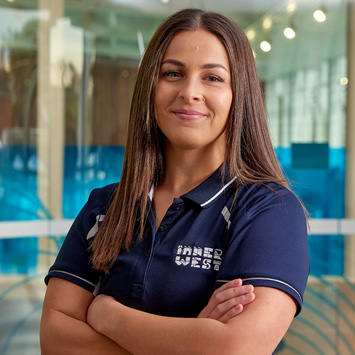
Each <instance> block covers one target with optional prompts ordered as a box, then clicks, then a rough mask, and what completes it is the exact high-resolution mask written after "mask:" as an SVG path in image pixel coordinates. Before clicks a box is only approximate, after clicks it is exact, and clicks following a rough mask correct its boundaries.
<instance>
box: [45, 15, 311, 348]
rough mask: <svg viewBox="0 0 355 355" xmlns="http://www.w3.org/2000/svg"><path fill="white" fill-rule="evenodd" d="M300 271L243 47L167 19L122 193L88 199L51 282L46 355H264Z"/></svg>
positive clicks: (144, 67)
mask: <svg viewBox="0 0 355 355" xmlns="http://www.w3.org/2000/svg"><path fill="white" fill-rule="evenodd" d="M99 227H100V228H99ZM308 271H309V260H308V250H307V230H306V218H305V215H304V212H303V209H302V206H301V204H300V203H299V201H298V200H297V198H296V197H295V196H294V195H293V194H292V193H291V192H290V190H289V189H288V186H287V182H286V181H285V178H284V177H283V175H282V172H281V170H280V167H279V165H278V162H277V158H276V156H275V153H274V151H273V148H272V144H271V141H270V137H269V133H268V128H267V122H266V119H265V114H264V107H263V99H262V93H261V90H260V85H259V79H258V76H257V73H256V69H255V64H254V58H253V53H252V50H251V47H250V45H249V43H248V40H247V38H246V36H245V35H244V33H243V32H242V31H241V30H240V29H239V28H238V27H237V26H236V25H235V24H234V23H233V22H232V21H230V20H229V19H227V18H226V17H224V16H222V15H219V14H216V13H209V12H204V11H201V10H197V9H188V10H182V11H180V12H178V13H176V14H174V15H173V16H171V17H170V18H168V19H167V20H166V21H165V22H164V23H163V24H162V25H161V26H160V27H159V28H158V30H157V31H156V33H155V34H154V36H153V38H152V40H151V42H150V44H149V46H148V47H147V50H146V53H145V55H144V58H143V60H142V63H141V66H140V69H139V73H138V77H137V84H136V87H135V91H134V95H133V100H132V108H131V113H130V124H129V133H128V141H127V146H126V151H125V159H124V164H123V172H122V177H121V182H120V184H119V186H117V185H110V186H107V187H105V188H102V189H97V190H94V191H93V192H92V194H91V196H90V198H89V200H88V202H87V204H86V205H85V206H84V208H83V210H82V211H81V212H80V214H79V216H78V217H77V219H76V221H75V222H74V224H73V226H72V228H71V230H70V232H69V234H68V236H67V238H66V240H65V242H64V244H63V247H62V249H61V251H60V252H59V255H58V257H57V260H56V262H55V264H54V265H53V266H52V268H51V269H50V271H49V274H48V275H47V277H46V282H48V289H47V293H46V297H45V301H44V306H43V315H42V324H41V346H42V353H43V354H57V353H58V354H61V353H63V354H64V353H70V354H76V353H79V354H83V353H85V354H110V353H112V354H129V353H132V354H167V353H171V354H217V353H218V354H270V353H272V351H273V350H274V349H275V347H276V346H277V344H278V343H279V341H280V340H281V339H282V337H283V335H284V334H285V332H286V330H287V329H288V327H289V325H290V323H291V321H292V319H293V317H294V316H295V315H296V314H298V313H299V312H300V309H301V305H302V294H303V292H304V289H305V286H306V282H307V277H308ZM241 279H243V281H241ZM242 282H243V285H242ZM93 293H94V294H95V295H97V294H99V295H98V296H96V297H95V298H94V296H93ZM243 306H245V307H243Z"/></svg>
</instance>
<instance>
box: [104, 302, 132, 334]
mask: <svg viewBox="0 0 355 355" xmlns="http://www.w3.org/2000/svg"><path fill="white" fill-rule="evenodd" d="M126 308H127V307H126V306H124V305H122V304H121V303H119V302H117V301H116V300H114V299H110V300H108V302H107V305H106V307H105V312H104V315H103V317H102V318H101V321H100V330H99V332H100V333H101V334H103V335H105V336H107V337H108V338H111V339H116V338H117V336H118V335H119V334H120V333H122V329H124V328H123V326H122V324H124V314H125V312H124V311H125V309H126Z"/></svg>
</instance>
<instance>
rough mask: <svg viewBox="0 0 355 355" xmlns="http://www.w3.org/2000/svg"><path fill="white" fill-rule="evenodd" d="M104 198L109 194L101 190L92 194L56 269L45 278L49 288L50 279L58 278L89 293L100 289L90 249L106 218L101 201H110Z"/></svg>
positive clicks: (54, 265) (71, 231) (70, 235)
mask: <svg viewBox="0 0 355 355" xmlns="http://www.w3.org/2000/svg"><path fill="white" fill-rule="evenodd" d="M103 195H107V193H106V194H105V193H103V191H102V189H95V190H93V191H92V193H91V194H90V197H89V199H88V202H87V203H86V204H85V205H84V207H83V208H82V210H81V211H80V213H79V214H78V216H77V218H76V219H75V220H74V222H73V225H72V226H71V228H70V230H69V232H68V234H67V236H66V238H65V240H64V243H63V245H62V247H61V249H60V250H59V253H58V255H57V258H56V260H55V262H54V264H53V266H52V267H51V268H50V269H49V272H48V275H47V276H46V277H45V283H46V284H48V281H49V279H50V278H51V277H58V278H61V279H65V280H68V281H70V282H73V283H75V284H77V285H78V286H80V287H83V288H84V289H86V290H88V291H89V292H94V291H95V289H96V288H97V286H98V283H99V279H100V273H99V272H97V271H95V270H93V267H92V264H91V262H90V257H91V251H90V249H89V247H90V243H91V241H92V237H94V235H95V234H96V232H97V230H98V226H99V223H100V222H101V221H102V220H103V217H104V214H103V213H104V212H103V202H102V201H103V200H107V199H106V198H103Z"/></svg>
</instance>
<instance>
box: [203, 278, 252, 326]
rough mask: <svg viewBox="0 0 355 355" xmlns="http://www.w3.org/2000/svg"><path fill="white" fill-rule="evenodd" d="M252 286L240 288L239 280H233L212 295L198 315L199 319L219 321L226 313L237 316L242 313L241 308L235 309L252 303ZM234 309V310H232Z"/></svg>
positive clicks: (240, 281) (240, 282)
mask: <svg viewBox="0 0 355 355" xmlns="http://www.w3.org/2000/svg"><path fill="white" fill-rule="evenodd" d="M253 291H254V287H253V286H252V285H245V286H242V280H241V279H235V280H232V281H230V282H227V283H226V284H224V285H223V286H221V287H220V288H218V289H217V290H215V292H214V293H213V295H212V297H211V299H210V300H209V302H208V304H207V306H206V307H205V308H204V309H203V310H202V311H201V313H200V314H199V317H200V318H212V319H220V318H221V317H223V316H224V315H225V314H226V313H227V312H229V311H230V313H229V314H235V312H237V313H236V314H239V312H242V311H243V307H242V308H241V309H240V308H235V307H236V306H238V305H239V304H240V305H241V306H246V305H247V304H249V303H251V302H253V300H254V298H255V295H254V293H253ZM232 309H234V310H232Z"/></svg>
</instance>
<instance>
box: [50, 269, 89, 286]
mask: <svg viewBox="0 0 355 355" xmlns="http://www.w3.org/2000/svg"><path fill="white" fill-rule="evenodd" d="M52 272H59V273H62V274H67V275H70V276H73V277H76V278H77V279H79V280H81V281H84V282H86V283H88V284H89V285H91V286H94V287H95V288H96V285H95V284H93V283H92V282H90V281H88V280H85V279H83V278H82V277H80V276H77V275H74V274H72V273H70V272H67V271H62V270H51V271H50V273H49V275H50V274H51V273H52Z"/></svg>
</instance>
